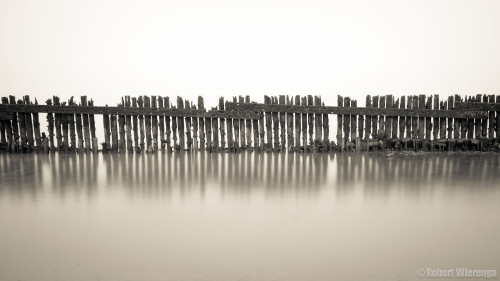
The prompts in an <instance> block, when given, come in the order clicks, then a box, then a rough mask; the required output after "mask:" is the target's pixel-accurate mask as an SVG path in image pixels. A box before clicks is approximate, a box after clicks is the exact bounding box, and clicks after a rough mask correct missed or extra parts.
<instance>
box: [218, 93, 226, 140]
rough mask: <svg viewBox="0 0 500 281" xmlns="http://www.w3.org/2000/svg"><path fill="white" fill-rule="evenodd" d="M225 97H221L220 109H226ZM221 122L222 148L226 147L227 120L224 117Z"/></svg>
mask: <svg viewBox="0 0 500 281" xmlns="http://www.w3.org/2000/svg"><path fill="white" fill-rule="evenodd" d="M224 105H225V103H224V97H220V98H219V110H224ZM219 122H220V146H221V148H222V149H225V148H226V120H225V119H224V118H220V119H219Z"/></svg>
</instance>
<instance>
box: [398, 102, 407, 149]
mask: <svg viewBox="0 0 500 281" xmlns="http://www.w3.org/2000/svg"><path fill="white" fill-rule="evenodd" d="M399 108H400V109H405V108H406V97H405V96H401V101H400V102H399ZM405 129H406V116H399V139H401V140H402V139H404V138H405Z"/></svg>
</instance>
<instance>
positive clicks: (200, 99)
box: [198, 96, 205, 150]
mask: <svg viewBox="0 0 500 281" xmlns="http://www.w3.org/2000/svg"><path fill="white" fill-rule="evenodd" d="M198 109H205V104H204V102H203V97H202V96H199V97H198ZM199 123H200V149H201V150H205V118H200V119H199Z"/></svg>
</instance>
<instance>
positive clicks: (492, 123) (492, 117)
mask: <svg viewBox="0 0 500 281" xmlns="http://www.w3.org/2000/svg"><path fill="white" fill-rule="evenodd" d="M488 102H489V103H495V96H494V95H489V96H488ZM488 119H489V127H488V138H490V139H492V138H494V137H495V123H496V122H495V111H490V112H489V113H488Z"/></svg>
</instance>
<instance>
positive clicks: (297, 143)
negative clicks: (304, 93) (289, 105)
mask: <svg viewBox="0 0 500 281" xmlns="http://www.w3.org/2000/svg"><path fill="white" fill-rule="evenodd" d="M295 105H300V95H296V96H295ZM300 125H301V120H300V113H295V150H298V149H300V130H301V126H300Z"/></svg>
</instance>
